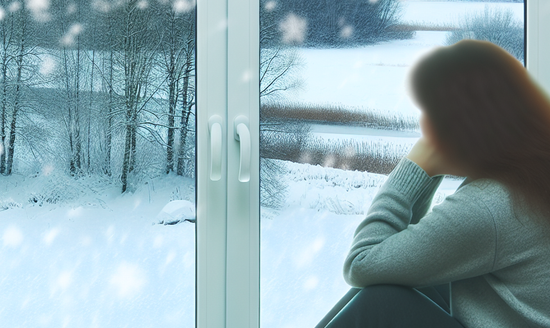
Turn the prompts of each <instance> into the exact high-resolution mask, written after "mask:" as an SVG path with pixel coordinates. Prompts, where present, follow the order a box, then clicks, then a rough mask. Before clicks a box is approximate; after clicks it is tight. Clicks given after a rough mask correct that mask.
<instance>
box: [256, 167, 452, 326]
mask: <svg viewBox="0 0 550 328" xmlns="http://www.w3.org/2000/svg"><path fill="white" fill-rule="evenodd" d="M285 165H286V167H287V173H286V174H285V180H287V182H288V186H289V193H288V195H287V202H286V204H284V206H283V209H282V210H281V211H274V210H271V209H266V208H263V209H262V211H261V274H260V276H261V284H260V290H261V299H260V303H261V313H260V320H261V324H260V326H261V327H262V328H267V327H269V328H278V327H288V328H291V327H296V328H298V327H312V326H313V325H315V324H317V323H318V322H319V321H320V320H321V319H322V318H323V317H324V315H325V314H326V313H327V312H328V311H329V310H330V309H331V308H332V307H333V306H334V304H336V302H337V301H338V300H339V299H340V298H341V297H342V296H343V295H344V294H345V293H346V292H347V290H348V289H349V286H348V285H347V284H346V282H345V281H344V279H343V276H342V265H343V262H344V259H345V256H346V254H347V252H348V250H349V246H350V244H351V241H352V239H353V233H354V231H355V229H356V228H357V226H358V225H359V223H360V222H361V220H362V219H363V218H364V215H365V213H366V210H367V209H368V208H369V206H370V204H371V202H372V199H373V198H374V196H375V194H376V191H377V190H378V188H379V187H380V186H381V185H382V184H383V183H384V181H385V180H386V178H387V177H386V176H385V175H380V174H373V173H367V172H357V171H344V170H340V169H334V168H324V167H321V166H312V165H309V164H297V163H290V162H286V163H285ZM461 182H462V180H456V179H450V178H446V179H444V181H443V182H442V184H441V186H440V188H439V189H438V191H437V192H436V194H435V195H434V201H433V204H432V205H435V204H438V203H440V202H442V201H443V199H444V198H445V197H446V196H448V195H450V194H452V193H454V191H455V190H456V188H458V186H459V185H460V183H461Z"/></svg>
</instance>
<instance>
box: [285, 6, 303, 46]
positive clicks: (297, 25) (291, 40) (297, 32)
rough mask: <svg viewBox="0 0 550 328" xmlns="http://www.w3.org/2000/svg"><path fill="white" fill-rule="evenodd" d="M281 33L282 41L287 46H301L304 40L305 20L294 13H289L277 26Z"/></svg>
mask: <svg viewBox="0 0 550 328" xmlns="http://www.w3.org/2000/svg"><path fill="white" fill-rule="evenodd" d="M279 30H280V31H281V32H282V41H283V42H284V43H287V44H302V43H304V41H305V39H306V34H307V20H306V19H305V18H302V17H300V16H298V15H296V14H294V13H290V14H288V15H287V16H286V18H285V19H284V20H283V21H281V23H280V24H279Z"/></svg>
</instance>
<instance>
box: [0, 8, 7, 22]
mask: <svg viewBox="0 0 550 328" xmlns="http://www.w3.org/2000/svg"><path fill="white" fill-rule="evenodd" d="M4 17H6V11H5V10H4V8H2V7H0V21H1V20H3V19H4Z"/></svg>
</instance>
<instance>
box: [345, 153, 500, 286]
mask: <svg viewBox="0 0 550 328" xmlns="http://www.w3.org/2000/svg"><path fill="white" fill-rule="evenodd" d="M441 179H443V177H442V176H437V177H429V176H428V175H427V174H426V172H424V170H422V168H420V167H419V166H418V165H417V164H416V163H414V162H412V161H411V160H409V159H407V158H403V159H402V160H401V161H400V162H399V164H398V165H397V167H396V168H395V169H394V170H393V172H392V173H391V174H390V176H389V177H388V179H387V180H386V182H385V183H384V184H383V185H382V187H381V188H380V190H379V191H378V193H377V195H376V196H375V198H374V199H373V202H372V204H371V207H370V208H369V211H368V213H367V216H366V218H365V219H364V220H363V221H362V222H361V224H360V225H359V227H358V228H357V230H356V232H355V236H354V239H353V243H352V247H351V250H350V252H349V254H348V256H347V257H346V260H345V263H344V278H345V279H346V281H347V282H348V283H349V284H350V285H352V286H356V287H365V286H368V285H374V284H399V285H407V286H413V287H420V286H428V285H436V284H442V283H447V282H450V281H456V280H460V279H465V278H469V277H473V276H478V275H482V274H485V273H488V272H490V271H491V270H492V269H493V266H494V261H495V260H494V258H495V254H496V251H495V249H496V243H497V235H496V228H495V222H494V219H493V216H492V214H491V213H490V211H489V210H488V208H487V206H485V205H484V204H483V203H479V201H478V200H477V199H476V198H478V197H476V193H477V194H478V195H479V192H481V190H480V189H479V188H478V187H476V186H475V183H470V184H468V185H465V186H463V187H461V188H460V189H459V190H458V191H457V192H456V193H455V194H453V195H451V196H448V197H447V198H446V199H445V201H443V202H442V203H441V204H440V205H437V206H435V207H434V208H433V210H432V212H430V213H429V214H427V215H426V212H427V209H428V207H429V202H431V197H432V196H433V194H434V192H435V189H437V187H438V186H439V184H440V183H441ZM426 204H427V205H426ZM415 211H416V213H415ZM419 217H422V218H421V219H419V221H418V223H417V224H411V220H412V219H414V218H419Z"/></svg>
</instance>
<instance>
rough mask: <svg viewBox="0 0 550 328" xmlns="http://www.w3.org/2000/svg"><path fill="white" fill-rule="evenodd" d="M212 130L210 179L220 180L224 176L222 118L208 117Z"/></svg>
mask: <svg viewBox="0 0 550 328" xmlns="http://www.w3.org/2000/svg"><path fill="white" fill-rule="evenodd" d="M208 128H209V130H210V180H212V181H218V180H220V179H221V177H222V143H223V140H222V118H221V116H219V115H212V116H210V118H209V119H208Z"/></svg>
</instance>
